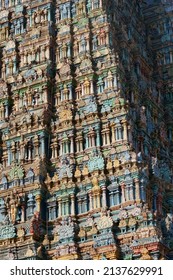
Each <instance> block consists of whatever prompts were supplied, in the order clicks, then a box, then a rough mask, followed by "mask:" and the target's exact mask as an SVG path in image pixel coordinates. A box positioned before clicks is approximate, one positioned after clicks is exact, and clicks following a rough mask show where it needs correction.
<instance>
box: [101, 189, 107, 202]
mask: <svg viewBox="0 0 173 280" xmlns="http://www.w3.org/2000/svg"><path fill="white" fill-rule="evenodd" d="M101 189H102V207H106V206H107V202H106V186H103V187H102V188H101Z"/></svg>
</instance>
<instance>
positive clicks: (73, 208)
mask: <svg viewBox="0 0 173 280" xmlns="http://www.w3.org/2000/svg"><path fill="white" fill-rule="evenodd" d="M71 215H75V197H74V194H72V195H71Z"/></svg>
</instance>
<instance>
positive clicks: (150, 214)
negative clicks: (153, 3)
mask: <svg viewBox="0 0 173 280" xmlns="http://www.w3.org/2000/svg"><path fill="white" fill-rule="evenodd" d="M1 2H2V3H1ZM1 2H0V5H1V10H0V29H1V34H0V58H1V60H0V61H1V63H0V75H1V80H0V131H1V142H0V149H1V150H0V151H1V153H0V156H1V167H0V168H1V181H0V223H1V225H0V258H4V259H5V258H18V259H25V258H29V259H33V258H40V259H44V258H48V259H101V258H107V259H118V258H119V259H127V258H129V259H131V258H133V259H138V258H148V259H151V258H156V259H158V258H162V257H165V256H166V255H167V254H168V252H169V249H170V247H171V244H167V243H166V240H164V236H166V235H169V234H171V226H172V214H171V206H170V201H171V198H172V194H171V187H172V166H171V162H170V160H169V152H170V150H169V147H170V146H169V139H168V137H167V127H166V124H165V123H164V118H163V116H164V110H163V108H162V103H163V94H162V93H163V86H162V77H160V80H159V81H158V80H154V76H153V69H154V63H153V64H152V63H151V62H152V61H153V57H152V56H151V52H149V50H150V49H151V48H152V45H151V42H150V41H149V42H148V45H146V34H144V32H145V23H144V21H143V18H142V16H140V13H142V11H143V8H142V6H140V5H139V4H138V3H136V2H134V3H133V5H131V2H130V1H128V0H126V1H119V3H117V1H113V0H112V1H104V0H87V1H86V0H85V1H84V0H73V1H70V0H64V1H53V0H52V1H41V2H40V1H1ZM7 2H8V3H7ZM125 4H126V5H125ZM139 12H140V13H139ZM130 15H132V18H131V19H129V21H128V23H127V22H126V21H125V18H127V17H128V16H130ZM148 57H150V61H149V59H148ZM158 84H160V86H158ZM163 205H164V207H163ZM144 246H145V247H146V250H143V247H144ZM7 247H8V248H9V251H8V253H7V251H6V248H7ZM23 248H24V249H23ZM144 251H145V252H144Z"/></svg>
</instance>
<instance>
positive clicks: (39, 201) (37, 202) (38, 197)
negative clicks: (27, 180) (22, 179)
mask: <svg viewBox="0 0 173 280" xmlns="http://www.w3.org/2000/svg"><path fill="white" fill-rule="evenodd" d="M35 200H36V207H37V211H38V212H40V210H41V209H40V206H41V194H37V195H36V196H35Z"/></svg>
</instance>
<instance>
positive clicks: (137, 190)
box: [135, 178, 140, 201]
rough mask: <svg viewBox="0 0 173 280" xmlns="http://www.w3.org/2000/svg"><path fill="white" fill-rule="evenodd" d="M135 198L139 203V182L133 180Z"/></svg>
mask: <svg viewBox="0 0 173 280" xmlns="http://www.w3.org/2000/svg"><path fill="white" fill-rule="evenodd" d="M135 198H136V201H140V188H139V180H138V179H137V178H136V179H135Z"/></svg>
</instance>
